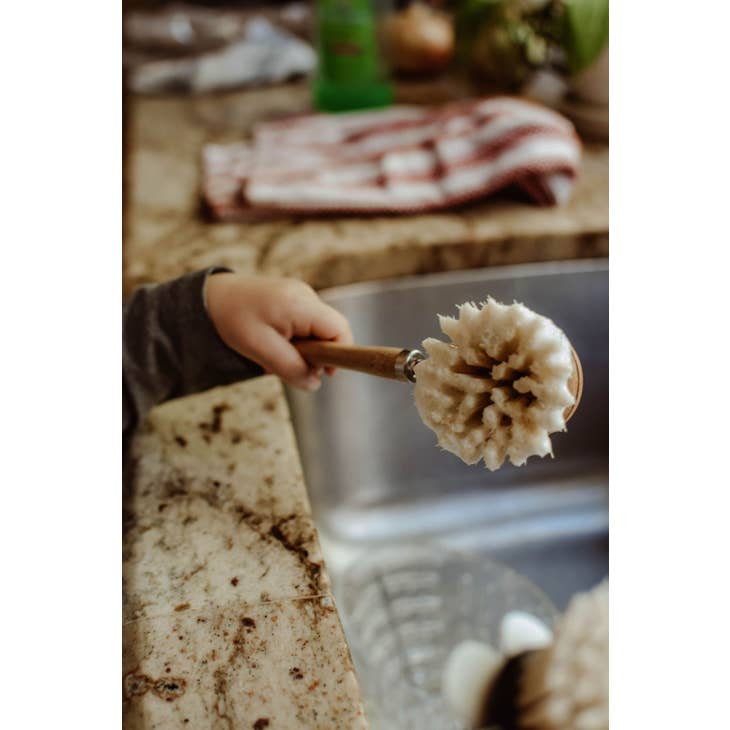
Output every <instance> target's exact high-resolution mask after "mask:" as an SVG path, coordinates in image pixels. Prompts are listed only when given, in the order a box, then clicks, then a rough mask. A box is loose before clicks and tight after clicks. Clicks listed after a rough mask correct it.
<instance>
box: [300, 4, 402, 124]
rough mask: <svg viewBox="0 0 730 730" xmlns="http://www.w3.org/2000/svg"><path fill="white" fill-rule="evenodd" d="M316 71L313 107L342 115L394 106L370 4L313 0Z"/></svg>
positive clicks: (376, 23)
mask: <svg viewBox="0 0 730 730" xmlns="http://www.w3.org/2000/svg"><path fill="white" fill-rule="evenodd" d="M316 18H317V52H318V56H319V65H318V68H317V74H316V76H315V79H314V86H313V97H314V98H313V102H314V106H315V107H316V108H317V109H319V110H321V111H333V112H335V111H347V110H349V109H367V108H371V107H380V106H387V105H388V104H390V103H391V102H392V101H393V91H392V89H391V86H390V83H389V82H388V79H387V75H386V70H385V64H384V62H383V56H382V54H381V49H380V43H379V34H378V13H377V11H376V9H375V7H374V4H373V1H372V0H318V3H317V14H316Z"/></svg>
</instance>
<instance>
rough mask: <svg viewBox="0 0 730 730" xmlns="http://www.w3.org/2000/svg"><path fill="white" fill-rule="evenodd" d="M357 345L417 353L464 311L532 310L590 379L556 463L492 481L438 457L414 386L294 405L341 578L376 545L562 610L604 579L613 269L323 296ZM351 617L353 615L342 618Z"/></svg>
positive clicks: (533, 271)
mask: <svg viewBox="0 0 730 730" xmlns="http://www.w3.org/2000/svg"><path fill="white" fill-rule="evenodd" d="M321 295H322V298H323V299H324V300H325V301H327V302H328V303H329V304H331V305H332V306H334V307H335V308H337V309H339V310H340V311H341V312H342V313H343V314H345V316H347V318H348V319H349V321H350V323H351V325H352V329H353V332H354V335H355V340H356V341H357V342H358V343H360V344H374V345H375V344H377V345H394V346H401V347H409V348H411V347H420V343H421V341H422V340H423V339H424V338H425V337H428V336H440V337H444V336H442V335H441V334H440V331H439V327H438V322H437V318H436V315H437V314H455V312H456V309H455V306H456V305H457V304H460V303H462V302H465V301H476V302H480V301H483V300H484V299H485V298H486V297H487V295H491V296H493V297H494V298H496V299H497V300H499V301H502V302H506V303H510V302H512V301H513V300H517V301H520V302H523V303H524V304H526V305H527V306H528V307H530V308H531V309H534V310H535V311H537V312H539V313H541V314H545V315H547V316H548V317H550V318H551V319H553V321H555V323H556V324H557V325H558V326H559V327H561V328H562V329H563V330H564V332H565V333H566V334H567V335H568V337H569V339H570V340H571V342H572V344H573V346H574V347H575V349H576V351H577V352H578V354H579V355H580V358H581V362H582V364H583V371H584V376H585V385H584V391H583V399H582V402H581V405H580V408H579V409H578V411H577V412H576V414H575V415H574V416H573V418H572V420H571V421H570V423H569V426H568V431H567V432H565V433H558V434H554V435H553V437H552V441H553V451H554V458H552V459H551V458H550V457H547V458H545V459H539V458H537V457H533V458H531V459H530V460H529V461H528V463H527V465H525V466H522V467H519V468H517V467H513V466H510V465H506V466H504V467H503V468H502V469H500V470H498V471H496V472H489V471H488V470H486V469H485V468H484V467H483V465H475V466H467V465H466V464H464V463H462V462H461V461H460V460H459V459H458V458H457V457H455V456H453V455H451V454H449V453H447V452H445V451H442V450H440V449H439V448H438V447H437V446H436V437H435V435H434V434H433V433H432V432H431V431H430V430H429V429H427V428H426V427H425V426H424V425H423V423H422V422H421V420H420V418H419V416H418V413H417V412H416V409H415V406H414V404H413V391H412V386H411V385H410V384H407V383H401V382H397V381H389V380H383V379H379V378H374V377H370V376H367V375H362V374H359V373H352V372H345V371H340V372H338V373H337V375H336V376H335V377H334V378H331V379H327V382H325V383H324V384H323V387H322V389H321V390H320V391H319V392H318V393H317V394H307V393H302V392H299V391H294V390H292V391H290V392H289V394H288V395H289V400H290V406H291V411H292V416H293V420H294V427H295V430H296V434H297V438H298V441H299V448H300V452H301V457H302V463H303V468H304V472H305V476H306V480H307V484H308V487H309V494H310V499H311V502H312V509H313V512H314V516H315V520H316V522H317V526H318V528H319V531H320V537H321V541H322V548H323V551H324V554H325V558H326V560H327V563H328V566H329V571H330V574H331V576H332V581H333V585H334V589H335V594H337V589H338V576H341V575H342V571H344V570H346V568H347V565H348V564H349V562H350V561H351V560H356V559H357V557H358V555H361V554H364V553H366V552H370V551H372V550H373V549H374V548H375V547H380V546H389V545H398V544H406V543H407V542H409V541H413V540H423V539H434V540H437V541H439V542H441V543H444V544H446V545H448V546H453V547H456V548H462V549H464V548H468V549H469V550H470V551H478V552H479V553H481V554H483V555H485V556H488V557H490V558H492V559H495V560H497V561H500V562H502V563H505V564H507V565H508V566H510V567H512V568H514V569H515V570H516V571H518V572H520V573H522V574H523V575H525V576H527V577H528V578H530V579H531V580H532V581H533V582H534V583H536V584H537V585H538V586H539V587H540V588H542V589H543V590H544V591H545V593H546V594H547V595H548V596H549V597H550V598H551V599H552V601H553V602H554V603H555V604H556V605H557V606H558V607H559V608H563V607H564V606H565V605H566V603H567V601H568V600H569V599H570V597H571V596H572V595H573V594H574V593H575V592H576V591H579V590H584V589H587V588H590V587H592V586H593V585H595V584H596V583H597V582H598V581H599V580H600V579H601V578H603V577H604V576H605V575H606V574H607V572H608V264H607V262H606V261H605V260H590V261H571V262H559V263H541V264H527V265H521V266H511V267H492V268H488V269H481V270H471V271H466V272H455V273H454V272H450V273H445V274H432V275H427V276H422V277H412V278H401V279H397V280H392V281H381V282H373V283H363V284H354V285H350V286H344V287H337V288H333V289H329V290H325V291H323V292H321ZM345 618H346V617H345Z"/></svg>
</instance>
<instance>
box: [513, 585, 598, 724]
mask: <svg viewBox="0 0 730 730" xmlns="http://www.w3.org/2000/svg"><path fill="white" fill-rule="evenodd" d="M518 704H519V706H520V724H519V726H518V728H519V730H608V583H606V582H604V583H602V584H601V585H599V586H598V587H597V588H595V589H594V590H592V591H590V592H589V593H583V594H579V595H578V596H576V597H575V598H574V599H573V600H572V601H571V603H570V605H569V606H568V609H567V611H566V612H565V615H564V617H563V619H562V620H561V621H560V623H559V625H558V627H557V629H556V631H555V640H554V642H553V644H552V646H550V647H549V648H548V649H545V650H542V651H539V652H535V653H534V654H532V655H530V656H529V657H528V658H527V660H526V661H525V662H524V663H523V673H522V685H521V688H520V696H519V701H518Z"/></svg>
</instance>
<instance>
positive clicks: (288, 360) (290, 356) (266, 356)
mask: <svg viewBox="0 0 730 730" xmlns="http://www.w3.org/2000/svg"><path fill="white" fill-rule="evenodd" d="M253 340H254V341H253V342H251V343H250V346H249V349H250V352H251V358H252V359H253V360H256V362H258V363H259V365H261V366H262V367H264V368H266V369H267V370H269V371H270V372H272V373H274V374H275V375H278V376H279V377H280V378H281V379H282V380H284V381H286V382H287V383H289V385H293V386H294V387H296V388H303V389H304V390H317V389H318V388H319V386H320V385H321V384H322V383H321V380H320V377H319V373H318V372H317V370H316V369H312V368H310V367H309V365H308V364H307V362H306V361H305V360H304V358H303V357H302V356H301V355H300V354H299V352H298V351H297V349H296V348H295V347H294V345H292V344H291V342H289V341H288V340H286V339H285V338H284V337H282V336H281V334H279V332H277V331H276V330H275V329H274V328H273V327H269V326H262V327H258V328H257V329H256V332H255V338H253Z"/></svg>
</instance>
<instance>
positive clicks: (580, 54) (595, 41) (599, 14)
mask: <svg viewBox="0 0 730 730" xmlns="http://www.w3.org/2000/svg"><path fill="white" fill-rule="evenodd" d="M563 5H564V7H565V14H564V21H565V28H564V33H565V51H566V54H567V57H568V64H569V65H570V69H571V71H573V72H574V73H577V72H578V71H582V70H583V69H586V68H588V66H590V65H591V64H592V63H593V62H594V61H595V60H596V58H597V57H598V55H599V54H600V52H601V51H602V50H603V47H604V46H605V45H606V41H607V40H608V0H564V2H563Z"/></svg>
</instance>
